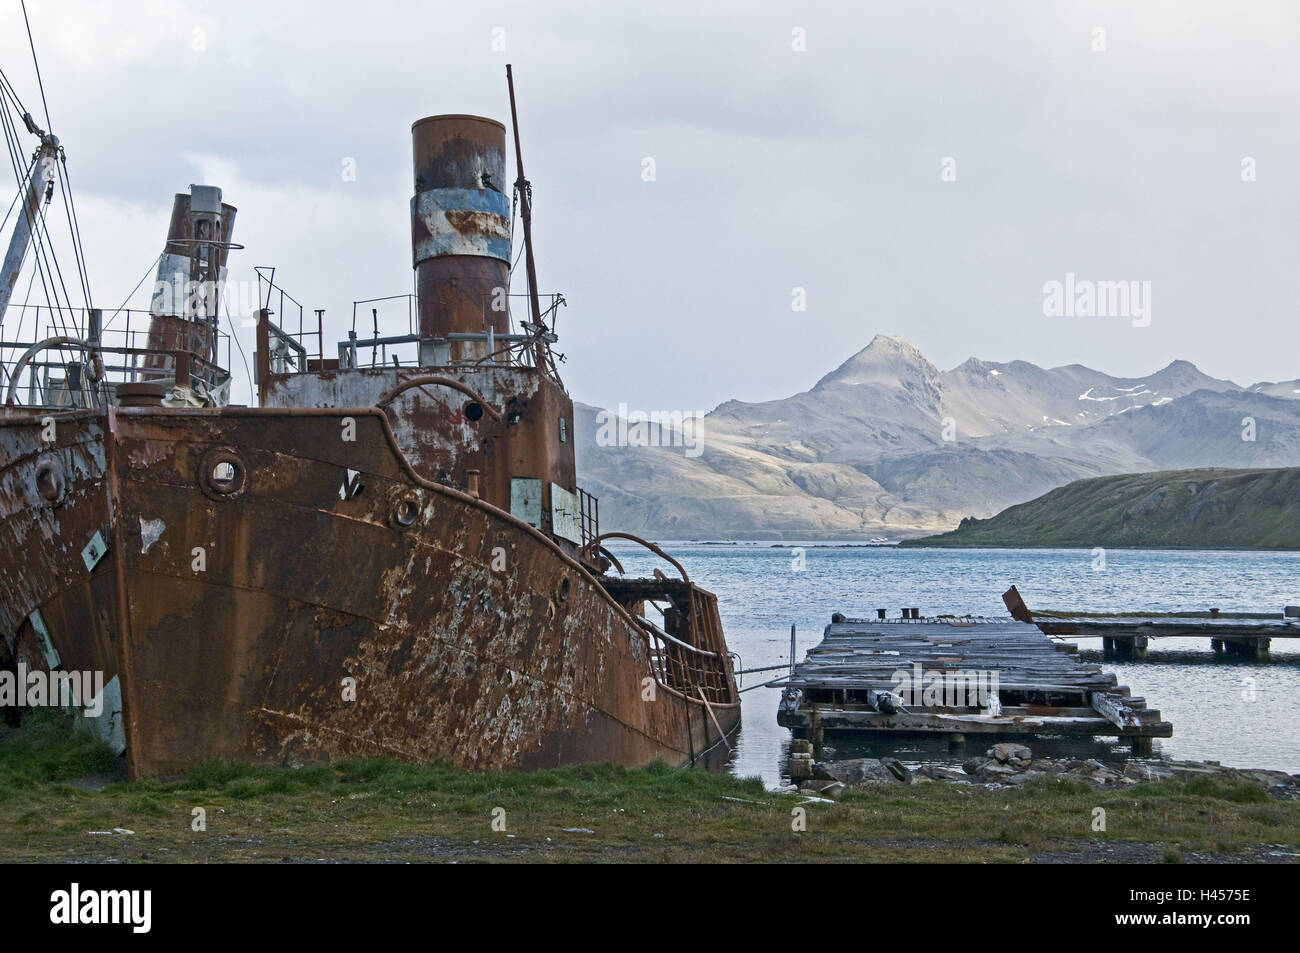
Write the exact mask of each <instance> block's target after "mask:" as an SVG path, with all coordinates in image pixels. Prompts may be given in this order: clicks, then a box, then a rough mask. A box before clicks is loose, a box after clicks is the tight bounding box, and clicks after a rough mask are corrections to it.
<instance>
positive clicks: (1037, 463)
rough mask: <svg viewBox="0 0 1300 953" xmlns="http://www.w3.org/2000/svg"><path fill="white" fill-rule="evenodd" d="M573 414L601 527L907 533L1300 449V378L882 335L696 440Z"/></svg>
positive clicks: (1298, 456)
mask: <svg viewBox="0 0 1300 953" xmlns="http://www.w3.org/2000/svg"><path fill="white" fill-rule="evenodd" d="M575 418H576V419H575V431H576V443H575V449H576V451H577V454H578V470H579V477H580V482H581V483H582V484H583V485H584V487H586V488H587V489H588V490H589V491H591V492H593V493H595V494H596V495H597V496H599V497H600V508H601V525H602V527H603V528H605V529H614V528H618V529H622V530H625V531H630V532H634V533H639V534H642V535H647V536H652V537H657V538H666V539H699V538H718V539H785V540H796V539H798V540H818V539H846V540H851V539H871V538H881V539H891V540H892V539H900V538H906V537H909V536H916V535H920V534H923V533H930V532H935V531H943V530H948V529H952V528H953V527H954V526H956V525H957V524H958V522H959V521H960V520H961V519H963V518H965V517H967V516H973V517H976V518H984V517H988V516H991V515H993V514H994V513H997V512H998V511H1000V510H1002V509H1004V508H1006V507H1007V506H1011V505H1013V504H1016V503H1021V502H1024V501H1027V500H1031V499H1033V498H1035V497H1038V496H1040V495H1042V494H1043V493H1045V492H1047V491H1049V490H1051V489H1053V488H1055V487H1059V486H1063V485H1065V484H1067V483H1070V482H1071V481H1074V480H1077V479H1080V478H1083V477H1093V476H1102V475H1110V474H1120V473H1137V472H1148V471H1155V470H1166V469H1191V468H1200V467H1235V468H1249V467H1281V466H1297V465H1300V381H1282V382H1262V383H1256V384H1252V385H1250V386H1248V387H1243V386H1240V385H1238V384H1235V383H1233V382H1232V381H1227V380H1219V379H1217V378H1213V377H1210V376H1209V375H1207V374H1204V373H1202V372H1201V371H1200V370H1199V369H1198V368H1197V367H1196V366H1195V365H1193V364H1191V363H1189V362H1187V361H1174V362H1173V363H1172V364H1170V365H1169V366H1168V367H1165V368H1163V369H1161V370H1159V371H1156V372H1155V373H1154V374H1150V375H1148V376H1146V377H1141V378H1123V377H1112V376H1111V375H1108V374H1105V373H1102V372H1100V371H1095V370H1092V369H1091V368H1087V367H1084V366H1082V365H1078V364H1071V365H1066V366H1064V367H1054V368H1042V367H1038V366H1037V365H1035V364H1031V363H1028V362H1026V361H1012V362H1010V363H998V362H993V361H983V360H978V359H976V358H971V359H970V360H968V361H966V362H965V363H963V364H960V365H958V366H957V367H955V368H953V369H952V370H948V371H940V370H939V369H938V368H937V367H935V366H934V365H933V364H931V363H930V362H929V361H928V360H926V358H925V357H924V355H922V354H921V352H920V351H918V350H917V349H916V348H915V347H914V346H913V345H912V344H910V343H909V342H907V341H906V340H904V339H902V338H899V337H888V336H884V335H878V336H876V337H875V338H874V339H873V340H872V341H871V343H870V344H868V345H867V346H866V347H865V348H863V349H862V350H861V351H859V352H858V353H857V354H854V355H853V356H852V357H850V358H849V359H848V360H847V361H845V362H844V363H843V364H841V365H840V366H839V367H838V368H836V369H835V370H833V371H831V372H830V373H829V374H827V375H826V376H824V377H823V378H822V379H821V380H819V381H818V382H817V383H816V384H814V385H813V387H812V388H811V389H809V390H808V391H805V392H803V393H799V394H795V395H793V396H791V397H785V398H782V399H778V400H770V401H763V402H758V403H747V402H742V401H735V400H732V401H727V402H725V403H723V404H721V405H720V406H718V407H717V408H715V409H714V410H713V411H712V412H710V413H709V414H707V415H706V416H705V417H704V418H703V420H702V421H701V422H700V423H699V427H700V433H699V434H698V437H699V443H698V445H694V446H692V440H691V437H692V434H691V432H690V431H687V434H686V439H685V440H683V439H682V435H681V434H673V433H671V431H670V429H668V430H665V429H660V428H657V427H652V428H651V430H652V433H651V439H649V440H648V441H647V440H644V439H643V440H641V441H639V442H641V443H646V442H649V443H651V444H655V445H652V446H626V445H617V444H619V441H618V440H611V439H609V438H610V435H611V434H612V433H614V432H615V428H613V427H609V426H602V423H606V422H607V421H608V419H609V414H608V412H602V411H601V410H599V409H598V408H595V407H591V406H588V405H585V404H577V405H576V406H575ZM598 437H599V438H600V439H598ZM627 442H638V441H635V440H633V441H622V443H624V444H625V443H627ZM683 443H685V444H686V446H685V447H683V446H682V445H681V444H683ZM610 444H616V445H610ZM669 444H676V445H673V446H670V445H669ZM701 448H702V449H701Z"/></svg>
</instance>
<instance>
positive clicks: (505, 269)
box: [411, 116, 510, 365]
mask: <svg viewBox="0 0 1300 953" xmlns="http://www.w3.org/2000/svg"><path fill="white" fill-rule="evenodd" d="M411 139H412V145H413V148H414V156H415V197H414V198H412V199H411V248H412V252H413V258H414V264H415V290H416V297H417V299H418V302H419V305H418V307H419V315H420V337H421V338H422V339H423V340H424V341H425V342H426V343H425V344H423V345H422V346H421V355H420V363H421V364H423V365H432V364H443V363H459V362H463V361H478V360H482V359H484V358H486V357H488V356H489V354H490V353H491V352H490V351H489V341H488V335H489V333H490V334H492V335H501V334H506V333H508V332H509V330H510V316H509V311H508V298H507V295H508V294H509V291H510V196H509V195H508V194H507V192H506V191H505V190H506V188H507V186H506V172H505V150H506V127H505V126H503V125H502V124H501V123H499V122H496V121H495V120H492V119H484V118H482V117H479V116H430V117H428V118H427V119H421V120H419V121H418V122H416V123H414V124H413V125H412V126H411ZM461 335H474V336H476V337H477V336H479V335H481V336H482V337H481V338H478V339H473V338H470V339H467V338H465V337H461Z"/></svg>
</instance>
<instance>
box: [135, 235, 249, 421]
mask: <svg viewBox="0 0 1300 953" xmlns="http://www.w3.org/2000/svg"><path fill="white" fill-rule="evenodd" d="M159 257H162V256H159ZM221 304H222V306H223V307H224V308H225V309H226V323H227V324H228V325H230V339H231V340H232V341H234V342H235V347H237V348H239V359H240V360H241V361H243V363H244V376H245V377H247V378H248V393H249V397H248V399H249V400H250V401H251V400H254V399H255V398H256V397H257V388H256V387H254V386H253V372H252V371H251V370H250V369H249V367H248V358H247V357H246V356H245V354H244V345H242V344H240V343H239V334H238V333H237V331H236V329H235V319H234V318H232V317H231V316H230V301H229V300H227V299H226V298H222V299H221ZM227 353H229V352H227ZM219 359H220V356H218V360H219Z"/></svg>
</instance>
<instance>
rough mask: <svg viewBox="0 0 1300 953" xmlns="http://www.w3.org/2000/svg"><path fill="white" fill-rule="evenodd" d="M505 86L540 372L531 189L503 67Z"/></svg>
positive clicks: (542, 355)
mask: <svg viewBox="0 0 1300 953" xmlns="http://www.w3.org/2000/svg"><path fill="white" fill-rule="evenodd" d="M506 83H507V85H509V87H510V123H511V125H512V126H513V128H514V134H515V169H516V170H517V171H518V175H517V177H516V178H515V191H516V192H517V193H518V195H519V217H520V218H522V219H523V221H524V262H525V266H526V267H527V269H528V305H529V308H530V309H531V311H532V316H533V329H534V330H533V333H534V334H535V335H536V337H535V338H534V339H533V363H534V364H535V365H536V367H537V369H538V370H543V369H544V368H545V367H546V365H545V363H544V362H545V360H546V352H545V348H544V346H543V344H542V335H543V334H544V333H545V332H546V327H545V326H544V325H543V324H542V307H541V303H540V302H539V301H538V300H537V262H536V260H535V259H534V258H533V187H532V184H531V183H530V182H529V181H528V179H526V178H525V177H524V155H523V152H522V150H521V149H520V146H519V113H518V112H517V111H516V110H515V77H514V74H513V73H512V72H511V70H510V64H509V63H507V64H506Z"/></svg>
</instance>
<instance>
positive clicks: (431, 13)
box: [0, 0, 1300, 410]
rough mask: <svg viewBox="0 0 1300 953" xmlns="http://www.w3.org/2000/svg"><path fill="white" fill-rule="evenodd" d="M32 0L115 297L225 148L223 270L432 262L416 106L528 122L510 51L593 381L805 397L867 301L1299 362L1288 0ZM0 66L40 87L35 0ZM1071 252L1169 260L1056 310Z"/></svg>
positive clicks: (620, 396) (391, 268)
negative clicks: (174, 204)
mask: <svg viewBox="0 0 1300 953" xmlns="http://www.w3.org/2000/svg"><path fill="white" fill-rule="evenodd" d="M28 11H29V13H30V15H31V18H32V28H33V32H34V34H35V38H36V43H37V50H38V52H39V54H40V57H41V67H42V70H43V74H44V80H45V89H46V93H47V95H48V97H49V107H50V113H51V116H52V121H53V127H54V131H55V132H56V133H57V134H58V135H59V136H60V138H61V139H62V141H63V144H64V146H65V148H66V149H67V153H68V162H69V166H70V170H71V178H72V183H73V186H74V188H75V190H76V195H77V197H78V209H79V212H80V215H81V221H82V230H83V233H84V237H85V245H86V254H87V257H88V260H89V267H90V273H91V280H92V291H93V293H94V296H95V303H96V304H97V305H99V306H104V307H108V308H110V309H111V308H116V307H117V306H118V305H119V304H120V303H121V301H122V299H123V298H124V297H125V296H126V294H127V293H128V292H129V291H130V290H131V288H132V286H134V285H135V283H136V281H137V280H139V278H140V277H141V276H142V274H144V273H145V272H146V271H147V270H149V269H150V266H151V263H152V262H153V261H154V259H155V258H156V256H157V255H158V253H159V252H160V251H161V248H162V241H163V238H164V236H165V231H166V226H167V216H168V212H169V209H170V204H171V196H172V193H173V192H176V191H181V190H184V189H186V188H187V186H188V185H189V183H191V182H205V183H208V184H213V185H219V186H221V187H222V188H223V189H224V192H225V198H226V200H227V201H228V202H230V203H232V204H234V205H236V206H238V208H239V217H238V221H237V224H236V234H235V236H234V237H235V240H236V241H238V242H241V243H243V244H244V245H246V246H247V250H245V251H241V252H237V253H235V256H234V258H233V259H232V270H231V271H232V273H231V277H232V278H236V279H240V278H244V279H251V276H252V266H253V265H260V264H267V265H275V266H276V267H277V268H278V271H277V277H278V279H279V280H280V281H281V282H282V283H283V285H284V286H285V287H286V288H287V289H288V290H289V291H290V292H292V293H293V294H294V295H295V296H296V297H298V298H299V299H300V300H301V301H303V303H304V304H306V305H307V306H308V307H309V308H316V307H323V308H326V309H327V321H328V329H332V331H333V333H332V334H329V335H327V336H328V337H330V338H333V337H334V336H342V334H343V331H344V329H345V328H346V326H347V322H348V321H350V316H351V302H352V301H353V300H354V299H358V298H369V297H375V296H379V295H386V294H402V293H405V292H407V291H409V290H410V288H411V254H410V247H409V243H410V233H409V210H408V202H409V199H410V197H411V192H412V181H411V170H410V125H411V122H412V121H413V120H415V119H417V118H419V117H422V116H426V115H431V114H436V113H443V112H461V113H477V114H481V115H485V116H491V117H495V118H497V119H500V120H502V121H505V122H507V124H508V121H509V102H508V99H507V95H506V86H505V64H506V63H507V62H512V63H513V64H514V69H515V75H516V85H517V93H518V97H519V100H520V110H521V115H520V124H521V136H522V139H523V145H524V159H525V165H526V168H527V171H528V174H529V177H530V178H531V179H532V180H533V183H534V192H535V202H536V213H535V220H536V245H537V251H538V272H539V284H540V286H541V289H542V291H543V292H546V291H550V290H560V291H563V292H564V293H565V295H566V296H567V298H568V301H569V308H568V309H567V311H565V312H564V313H563V315H562V318H561V324H560V328H559V330H560V334H561V342H560V345H559V348H560V350H562V351H564V352H565V353H567V355H568V356H569V363H568V365H567V366H566V368H565V380H566V383H567V385H568V387H569V390H570V392H571V393H572V394H573V396H574V397H575V398H576V399H579V400H583V401H586V402H588V403H595V404H601V405H607V406H613V405H616V404H618V403H619V402H626V403H628V404H629V405H630V406H632V407H634V408H638V407H639V408H644V409H658V408H664V409H672V408H677V409H688V410H689V409H702V410H707V409H711V408H712V407H714V406H715V405H716V404H718V403H719V402H721V401H723V400H726V399H728V398H739V399H743V400H763V399H769V398H776V397H782V396H787V395H789V394H792V393H795V392H797V391H800V390H805V389H807V388H808V387H810V386H811V385H812V384H813V383H814V382H815V381H816V380H817V379H818V378H819V377H820V376H821V375H822V374H824V373H825V372H827V371H828V370H830V369H832V368H833V367H835V366H836V365H838V364H839V363H841V362H842V361H843V360H844V359H845V358H847V357H848V356H849V355H851V354H852V353H854V352H855V351H857V350H858V349H860V348H861V347H863V346H864V345H866V344H867V342H868V341H870V339H871V338H872V336H873V335H875V334H877V333H883V334H898V335H902V336H904V337H906V338H908V339H909V340H911V341H912V342H913V343H915V344H916V345H917V346H918V347H919V348H920V349H921V350H922V352H923V353H925V354H926V355H927V356H928V357H929V358H930V359H931V360H932V361H934V362H935V363H936V364H937V365H939V366H940V367H941V368H945V369H946V368H949V367H952V366H954V365H956V364H959V363H961V362H962V361H963V360H965V359H966V358H967V357H971V356H976V357H981V358H984V359H987V360H998V361H1006V360H1013V359H1024V360H1029V361H1033V362H1035V363H1038V364H1042V365H1047V366H1053V365H1058V364H1068V363H1075V362H1078V363H1083V364H1087V365H1090V366H1093V367H1096V368H1098V369H1100V370H1104V371H1108V372H1110V373H1114V374H1125V375H1140V374H1146V373H1149V372H1151V371H1153V370H1156V369H1158V368H1160V367H1163V366H1164V365H1166V364H1168V363H1169V362H1170V361H1171V360H1174V359H1175V358H1186V359H1188V360H1191V361H1194V362H1195V363H1197V364H1198V365H1199V366H1200V367H1201V368H1202V369H1203V370H1205V371H1207V372H1208V373H1211V374H1213V375H1215V376H1219V377H1228V378H1232V379H1234V380H1236V381H1237V382H1238V383H1242V384H1246V383H1250V382H1253V381H1256V380H1276V379H1291V378H1295V377H1297V376H1300V320H1297V312H1298V310H1300V269H1298V268H1297V253H1298V252H1300V247H1298V246H1300V242H1298V241H1297V236H1298V235H1300V201H1298V199H1300V123H1297V118H1298V117H1300V110H1298V109H1297V107H1298V106H1300V4H1296V3H1294V2H1246V0H1234V2H1231V3H1225V2H1220V3H1208V2H1206V3H1197V2H1178V3H1172V2H1171V3H1157V2H1142V3H1113V4H1112V3H1085V2H1044V0H1025V2H1000V3H999V2H989V3H960V2H947V3H924V2H919V0H905V2H899V3H888V2H880V3H870V2H863V3H830V2H822V3H817V2H812V3H763V2H756V0H749V2H745V3H735V4H723V3H709V4H703V3H700V2H698V0H694V2H685V3H654V4H649V3H636V4H627V5H615V4H612V3H605V4H596V3H590V4H585V3H554V2H548V3H544V4H543V3H517V4H516V3H508V4H501V3H485V2H479V0H475V2H462V3H435V2H428V0H424V2H411V3H398V2H393V3H386V2H382V0H374V2H370V3H365V4H359V3H356V2H346V3H330V2H322V0H312V2H304V3H287V2H280V0H276V2H274V3H267V2H263V3H245V2H222V3H219V4H214V3H188V2H165V3H164V2H151V0H140V2H130V3H128V2H113V3H105V2H81V0H57V2H55V0H29V2H28ZM1098 28H1100V29H1101V30H1102V31H1104V33H1098V32H1097V30H1098ZM502 31H504V32H502ZM796 31H801V32H796ZM502 40H504V46H505V50H504V51H501V50H499V49H496V48H494V46H500V45H502V44H501V41H502ZM494 41H495V43H494ZM799 46H802V47H804V48H803V49H797V48H796V47H799ZM1099 46H1104V49H1097V47H1099ZM0 67H3V68H4V70H5V72H6V73H7V75H8V76H9V78H10V79H11V81H13V82H14V84H15V85H16V86H17V88H18V91H19V94H20V95H21V96H22V98H23V99H24V101H25V102H26V104H27V105H28V106H29V107H33V108H34V107H35V106H37V105H38V103H39V94H38V92H37V90H36V84H35V79H34V77H33V74H32V69H31V60H30V54H29V52H28V50H27V46H26V35H25V33H24V31H23V28H22V20H21V12H20V10H19V7H18V3H17V0H0ZM28 145H29V147H34V145H35V143H34V141H33V142H31V143H29V144H28ZM647 158H652V159H653V160H654V172H655V178H654V181H645V179H644V176H643V170H644V169H645V162H644V160H645V159H647ZM948 158H951V159H953V160H955V166H954V165H952V164H949V166H948V168H949V169H952V168H955V173H956V179H955V181H945V180H944V176H943V171H944V168H945V159H948ZM1247 158H1249V159H1250V160H1253V168H1254V170H1255V181H1243V161H1244V160H1246V159H1247ZM349 159H351V160H354V162H355V169H356V176H355V181H348V180H346V179H345V176H344V174H343V170H344V163H345V160H349ZM1248 164H1250V163H1248ZM11 197H12V195H10V196H8V197H7V198H6V201H5V203H4V204H5V205H6V206H7V205H8V198H11ZM5 240H6V241H7V235H6V236H5ZM522 270H523V269H522V266H521V267H520V269H519V271H518V275H519V280H518V282H517V287H516V290H523V285H524V282H523V280H522ZM1067 273H1073V274H1074V275H1075V276H1076V278H1077V279H1083V280H1096V281H1120V280H1122V281H1149V282H1151V301H1150V306H1151V307H1150V318H1151V321H1150V324H1149V326H1147V327H1134V326H1133V321H1131V320H1130V319H1129V318H1128V317H1124V316H1119V317H1061V316H1056V317H1048V316H1046V315H1045V314H1044V306H1043V303H1044V291H1043V286H1044V284H1045V283H1046V282H1049V281H1053V280H1057V281H1064V279H1065V275H1066V274H1067ZM796 288H802V289H804V290H805V294H806V303H807V310H806V311H795V310H793V308H792V302H793V300H794V299H793V293H794V289H796ZM137 303H138V304H139V306H141V307H147V299H145V298H141V299H137ZM242 334H243V335H244V336H245V347H247V348H249V349H250V350H251V332H249V331H247V330H244V331H242ZM235 365H236V367H235V369H236V371H237V372H238V373H239V374H241V375H242V369H241V368H240V365H239V362H238V359H236V361H235ZM241 383H242V382H241ZM246 386H247V385H246V384H243V385H242V387H241V388H240V390H241V391H242V393H243V395H244V396H245V398H246V394H247V389H246ZM238 393H239V392H237V394H238Z"/></svg>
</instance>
